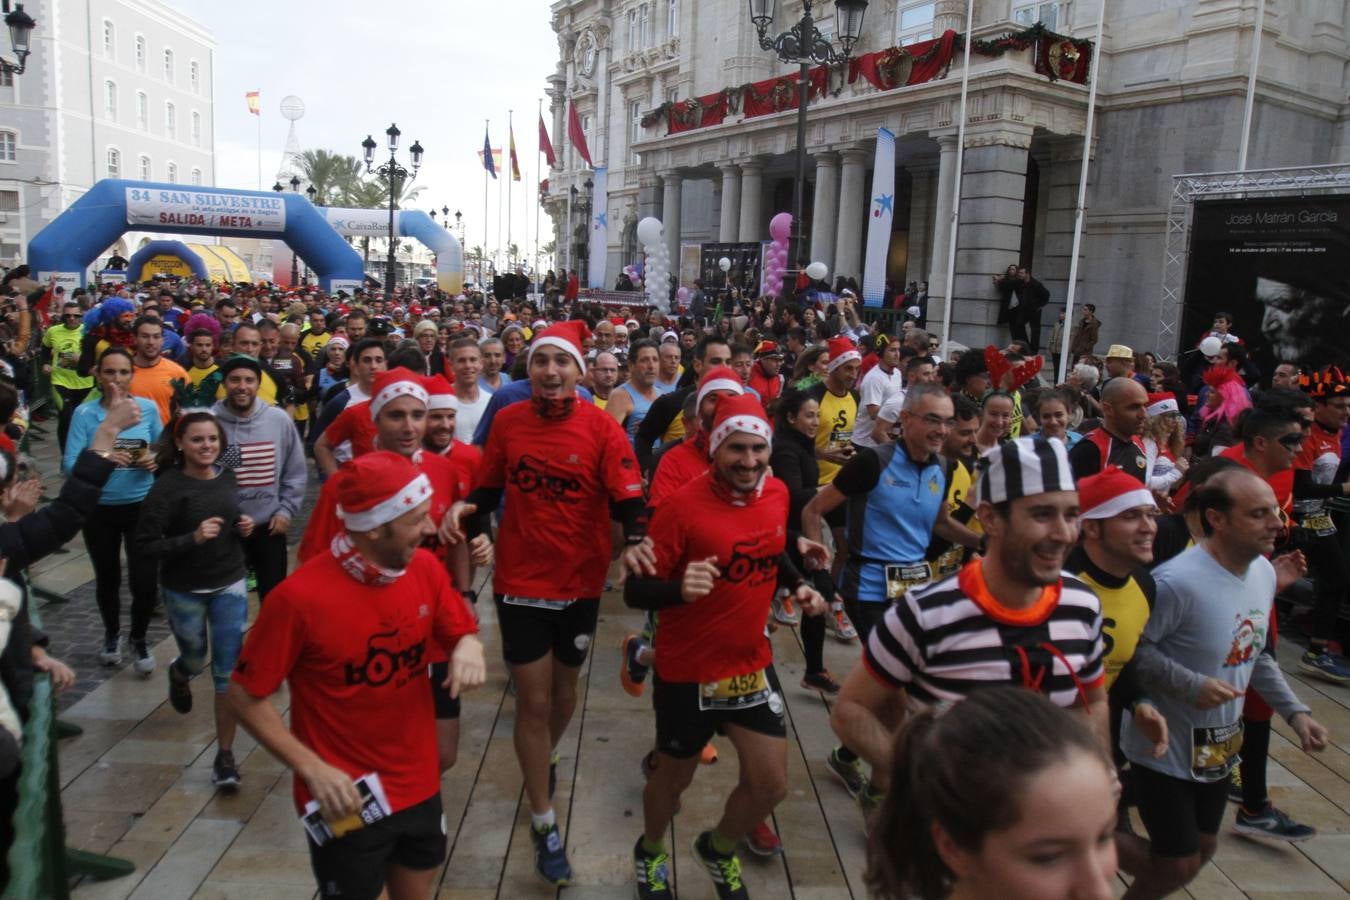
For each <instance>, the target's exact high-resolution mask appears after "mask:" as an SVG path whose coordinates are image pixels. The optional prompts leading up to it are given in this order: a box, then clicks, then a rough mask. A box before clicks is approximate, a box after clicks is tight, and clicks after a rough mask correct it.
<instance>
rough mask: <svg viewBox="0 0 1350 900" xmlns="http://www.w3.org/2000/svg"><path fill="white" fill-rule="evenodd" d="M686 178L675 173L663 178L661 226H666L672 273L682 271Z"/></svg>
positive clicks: (664, 175)
mask: <svg viewBox="0 0 1350 900" xmlns="http://www.w3.org/2000/svg"><path fill="white" fill-rule="evenodd" d="M683 184H684V178H683V177H682V176H680V175H678V174H676V173H675V172H667V173H664V174H662V176H661V185H662V191H661V224H662V225H665V226H666V250H667V252H668V255H669V256H670V271H671V272H672V273H678V272H679V271H680V201H681V197H680V194H681V190H680V188H681V187H682V185H683Z"/></svg>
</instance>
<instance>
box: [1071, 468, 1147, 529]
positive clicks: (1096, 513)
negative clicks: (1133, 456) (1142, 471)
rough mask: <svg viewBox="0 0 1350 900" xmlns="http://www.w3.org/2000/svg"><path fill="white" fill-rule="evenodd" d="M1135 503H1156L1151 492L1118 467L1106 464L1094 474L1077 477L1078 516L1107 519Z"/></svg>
mask: <svg viewBox="0 0 1350 900" xmlns="http://www.w3.org/2000/svg"><path fill="white" fill-rule="evenodd" d="M1138 506H1153V507H1156V506H1157V503H1156V502H1155V501H1154V499H1153V493H1152V492H1151V491H1149V489H1148V488H1146V487H1144V485H1143V484H1142V483H1141V482H1140V481H1139V479H1138V478H1134V477H1132V476H1130V475H1127V474H1126V473H1125V470H1124V469H1122V468H1120V467H1119V466H1107V467H1106V468H1105V469H1102V470H1101V471H1100V472H1098V473H1097V474H1096V475H1089V476H1088V477H1086V478H1080V479H1079V480H1078V517H1079V518H1080V519H1110V518H1114V517H1115V516H1118V515H1120V514H1121V513H1123V512H1125V511H1126V510H1130V509H1134V508H1135V507H1138Z"/></svg>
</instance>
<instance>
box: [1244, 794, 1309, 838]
mask: <svg viewBox="0 0 1350 900" xmlns="http://www.w3.org/2000/svg"><path fill="white" fill-rule="evenodd" d="M1233 830H1234V831H1236V832H1237V833H1238V834H1245V835H1247V836H1248V837H1263V838H1270V839H1271V840H1276V841H1288V842H1289V843H1291V844H1297V843H1298V842H1299V841H1306V840H1308V839H1309V838H1312V837H1316V836H1317V829H1316V828H1313V827H1312V826H1310V825H1300V824H1299V823H1298V822H1295V821H1294V820H1293V819H1291V818H1289V817H1288V816H1287V815H1285V814H1284V813H1282V812H1280V811H1279V810H1278V809H1276V808H1275V807H1274V806H1271V805H1270V804H1269V803H1267V804H1266V808H1265V809H1263V810H1261V811H1260V812H1259V813H1249V812H1247V810H1246V808H1245V807H1239V808H1238V812H1237V822H1236V823H1235V824H1234V825H1233Z"/></svg>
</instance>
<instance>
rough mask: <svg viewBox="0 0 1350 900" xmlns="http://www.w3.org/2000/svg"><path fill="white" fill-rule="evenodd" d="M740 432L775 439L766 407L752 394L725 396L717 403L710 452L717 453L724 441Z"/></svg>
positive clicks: (767, 439) (709, 443) (768, 439)
mask: <svg viewBox="0 0 1350 900" xmlns="http://www.w3.org/2000/svg"><path fill="white" fill-rule="evenodd" d="M738 432H739V433H742V434H753V435H757V436H759V437H762V438H764V440H766V441H770V442H772V441H773V428H772V427H770V425H769V420H768V419H766V418H765V417H764V407H763V406H761V405H760V402H759V401H758V400H757V399H755V397H754V396H753V395H751V394H740V395H738V396H736V397H725V398H723V399H722V400H721V402H719V403H718V404H717V415H716V417H715V418H714V419H713V428H712V434H711V435H710V436H709V439H708V449H709V452H710V453H716V452H717V448H718V447H719V446H721V444H722V442H723V441H725V440H726V439H727V438H729V437H731V435H733V434H736V433H738Z"/></svg>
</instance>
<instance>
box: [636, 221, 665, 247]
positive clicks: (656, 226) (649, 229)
mask: <svg viewBox="0 0 1350 900" xmlns="http://www.w3.org/2000/svg"><path fill="white" fill-rule="evenodd" d="M665 233H666V229H665V226H663V225H662V224H661V220H660V219H658V218H656V217H654V216H647V218H645V219H643V220H642V221H640V222H638V224H637V238H638V240H639V241H642V244H643V246H645V247H651V246H652V245H653V244H659V243H661V237H662V236H663V235H664V234H665Z"/></svg>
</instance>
